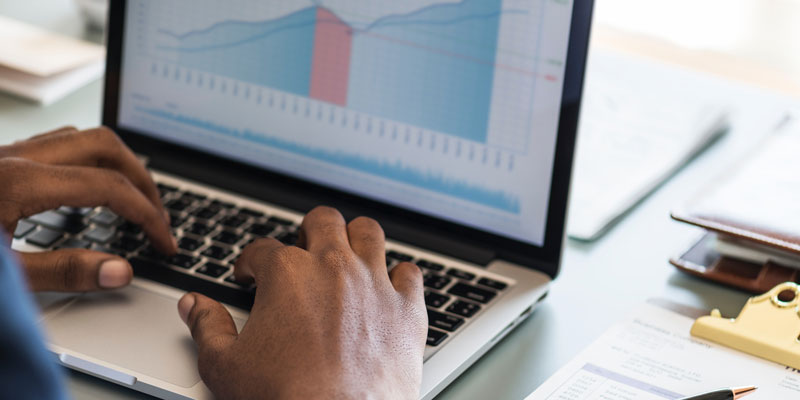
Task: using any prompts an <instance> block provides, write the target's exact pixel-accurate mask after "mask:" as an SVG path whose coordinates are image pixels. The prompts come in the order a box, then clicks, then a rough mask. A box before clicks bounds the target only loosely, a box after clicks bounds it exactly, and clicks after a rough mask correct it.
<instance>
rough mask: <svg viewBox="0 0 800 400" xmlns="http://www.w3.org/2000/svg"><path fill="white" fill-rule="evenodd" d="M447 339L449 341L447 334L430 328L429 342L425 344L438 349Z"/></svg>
mask: <svg viewBox="0 0 800 400" xmlns="http://www.w3.org/2000/svg"><path fill="white" fill-rule="evenodd" d="M445 339H447V334H446V333H444V332H439V331H437V330H435V329H430V328H428V340H427V342H425V344H427V345H428V346H433V347H436V346H438V345H440V344H442V342H444V340H445Z"/></svg>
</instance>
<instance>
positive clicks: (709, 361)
mask: <svg viewBox="0 0 800 400" xmlns="http://www.w3.org/2000/svg"><path fill="white" fill-rule="evenodd" d="M693 323H694V319H693V318H690V317H687V316H684V315H681V314H678V313H676V312H674V311H670V310H667V309H665V308H661V307H659V306H656V305H652V304H646V305H644V307H643V308H642V309H640V310H639V311H638V312H636V313H635V314H634V316H633V318H632V319H631V320H629V321H627V322H624V323H621V324H619V325H617V326H615V327H613V328H611V329H610V330H609V331H607V332H606V333H605V334H604V335H603V336H602V337H601V338H600V339H598V340H597V341H596V342H595V343H594V344H592V345H591V346H590V347H589V348H587V349H586V350H584V351H583V352H582V353H581V354H580V355H579V356H577V357H576V358H575V359H573V360H572V361H570V362H569V364H567V365H566V366H565V367H563V368H562V369H561V370H559V371H558V372H557V373H556V374H555V375H553V376H552V377H550V379H548V380H547V381H546V382H545V383H544V384H543V385H542V386H540V387H539V388H538V389H537V390H536V391H535V392H534V393H533V394H531V395H530V396H528V398H527V399H528V400H584V399H601V400H663V399H680V398H682V397H685V396H692V395H697V394H701V393H704V392H708V391H711V390H716V389H722V388H727V387H737V386H748V385H753V386H757V387H758V390H756V391H755V392H754V393H753V394H751V395H749V396H747V400H783V399H786V400H790V399H800V371H797V370H795V369H792V368H788V367H785V366H782V365H779V364H776V363H773V362H770V361H766V360H763V359H760V358H757V357H753V356H750V355H747V354H744V353H740V352H738V351H736V350H732V349H729V348H726V347H724V346H721V345H718V344H715V343H711V342H708V341H705V340H702V339H698V338H694V337H692V336H690V334H689V330H690V329H691V327H692V324H693Z"/></svg>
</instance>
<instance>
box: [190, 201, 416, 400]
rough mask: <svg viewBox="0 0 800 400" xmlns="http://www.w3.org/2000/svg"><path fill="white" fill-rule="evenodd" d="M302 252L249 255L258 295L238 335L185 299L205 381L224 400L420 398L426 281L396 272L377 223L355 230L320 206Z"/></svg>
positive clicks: (259, 248) (198, 301) (214, 310)
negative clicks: (388, 268) (389, 262)
mask: <svg viewBox="0 0 800 400" xmlns="http://www.w3.org/2000/svg"><path fill="white" fill-rule="evenodd" d="M298 245H299V246H301V247H303V248H304V249H301V248H300V247H287V246H284V245H283V244H281V243H280V242H278V241H277V240H275V239H262V240H259V241H257V242H255V243H253V244H252V245H250V246H249V247H247V248H246V249H245V250H244V252H243V253H242V255H241V257H240V258H239V261H238V262H237V264H236V269H235V272H236V276H237V278H245V279H246V278H250V279H255V282H256V284H257V286H258V288H257V290H256V299H255V304H254V305H253V309H252V311H251V314H250V319H249V320H248V321H247V324H246V325H245V326H244V328H243V329H242V332H241V333H237V331H236V326H235V325H234V323H233V320H232V319H231V316H230V314H229V313H228V312H227V311H226V310H225V308H224V307H223V306H222V305H221V304H220V303H217V302H216V301H213V300H211V299H209V298H207V297H205V296H202V295H200V294H196V293H189V294H187V295H185V296H184V297H183V298H182V299H181V300H180V302H179V303H178V312H179V314H180V316H181V318H182V319H183V320H184V321H185V322H186V323H187V325H188V326H189V328H190V329H191V332H192V337H194V339H195V341H196V342H197V346H198V350H199V360H198V364H199V369H200V375H201V376H202V378H203V380H204V381H205V383H206V385H208V387H209V388H210V389H211V391H212V392H214V394H215V395H216V396H217V397H218V398H220V399H254V398H303V399H307V398H328V399H336V398H365V397H378V398H392V399H400V398H405V399H414V398H416V397H417V396H419V387H420V384H421V379H422V356H423V352H424V350H425V338H426V334H427V314H426V311H425V302H424V299H423V287H422V273H421V272H420V270H419V268H418V267H417V266H416V265H413V264H409V263H403V264H400V265H398V266H396V267H395V268H394V269H393V270H392V271H391V274H388V273H387V272H386V255H385V249H384V234H383V230H382V229H381V227H380V226H379V225H378V223H377V222H375V221H374V220H371V219H369V218H363V217H362V218H358V219H355V220H353V221H352V222H350V223H349V224H345V221H344V219H343V218H342V216H341V214H339V213H338V212H337V211H336V210H333V209H331V208H326V207H320V208H317V209H315V210H313V211H312V212H311V213H309V214H308V216H306V218H305V220H304V221H303V225H302V227H301V232H300V240H299V242H298Z"/></svg>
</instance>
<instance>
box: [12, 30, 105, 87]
mask: <svg viewBox="0 0 800 400" xmlns="http://www.w3.org/2000/svg"><path fill="white" fill-rule="evenodd" d="M0 38H3V39H2V40H0V65H2V66H5V67H8V68H11V69H14V70H17V71H20V72H24V73H27V74H30V75H36V76H40V77H48V76H52V75H54V74H58V73H61V72H64V71H67V70H70V69H73V68H77V67H81V66H84V65H86V64H89V63H92V62H96V61H98V60H103V59H104V58H105V50H104V49H103V47H102V46H99V45H96V44H93V43H87V42H84V41H81V40H77V39H73V38H70V37H65V36H62V35H58V34H54V33H50V32H48V31H46V30H43V29H41V28H38V27H36V26H33V25H29V24H26V23H24V22H20V21H17V20H14V19H11V18H7V17H3V16H0Z"/></svg>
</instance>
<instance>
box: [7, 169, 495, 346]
mask: <svg viewBox="0 0 800 400" xmlns="http://www.w3.org/2000/svg"><path fill="white" fill-rule="evenodd" d="M158 189H159V191H160V193H161V199H162V201H163V203H164V206H165V207H166V209H167V210H168V211H169V213H170V217H171V225H172V230H173V233H174V234H175V236H176V237H177V239H178V248H179V249H178V253H177V254H175V255H173V256H170V257H166V256H164V255H162V254H160V253H158V252H157V251H156V250H155V249H154V248H153V247H151V246H150V245H149V243H148V240H147V239H146V237H145V236H144V233H143V232H142V229H141V228H140V227H138V226H136V225H134V224H131V223H129V222H126V221H124V220H122V218H120V217H119V216H117V215H116V214H114V213H113V212H111V211H109V210H107V209H105V208H99V207H98V208H70V207H62V208H59V209H58V210H51V211H46V212H44V213H41V214H37V215H34V216H32V217H30V218H27V219H25V220H22V221H20V222H19V223H18V224H17V228H16V230H15V231H14V238H15V239H18V240H24V241H25V242H26V243H28V244H32V245H34V246H37V247H41V248H45V249H70V248H80V249H92V250H96V251H102V252H106V253H110V254H115V255H119V256H121V257H124V258H126V259H128V260H130V262H131V265H132V266H133V268H134V271H135V274H136V275H137V276H139V277H143V278H149V279H153V280H157V281H159V282H163V283H166V284H170V285H172V286H175V287H178V288H179V289H182V290H187V291H197V292H201V293H204V294H206V295H208V296H210V297H212V298H215V299H217V300H219V301H223V302H226V303H228V304H231V305H234V306H237V307H240V308H243V309H247V310H249V309H250V308H251V307H252V304H253V294H254V290H255V289H254V288H253V287H252V286H251V285H249V284H241V283H239V282H236V280H234V278H233V265H234V264H235V262H236V259H237V257H238V256H239V254H240V253H241V251H242V249H243V248H244V247H245V246H246V245H248V244H250V243H251V242H252V241H254V240H256V239H258V238H262V237H274V238H276V239H278V240H279V241H281V242H283V243H284V244H287V245H294V244H295V242H296V241H297V238H298V235H297V229H298V225H297V224H296V223H295V222H294V221H292V220H289V219H286V218H282V217H279V216H275V215H268V214H267V213H266V212H262V211H259V210H254V209H251V208H246V207H239V206H237V205H235V204H233V203H231V202H226V201H222V200H219V199H214V198H209V196H207V195H204V194H201V193H197V192H194V191H189V190H182V189H179V188H178V187H176V186H171V185H167V184H163V183H159V184H158ZM404 261H408V262H414V263H416V264H417V265H418V266H419V267H420V268H421V269H422V271H423V274H424V285H425V304H426V305H427V309H428V321H429V329H428V338H427V344H428V346H431V347H438V346H440V345H441V344H442V343H444V342H445V341H446V340H447V339H448V338H449V337H451V336H452V335H453V334H454V333H455V332H457V331H458V330H459V329H461V328H463V327H464V326H465V324H466V323H467V322H468V321H469V320H470V319H471V318H474V317H475V316H476V315H477V314H479V313H480V312H481V311H482V310H483V309H485V308H486V307H487V305H488V304H489V303H491V302H492V300H494V299H495V298H496V297H497V296H498V295H499V294H501V293H502V292H503V290H505V289H506V288H507V287H508V283H505V282H501V281H499V280H496V279H492V278H490V277H487V276H480V275H481V273H480V272H479V271H468V270H466V269H464V268H456V267H452V266H446V265H444V264H442V263H438V262H433V261H429V260H427V259H426V258H425V256H419V255H418V256H414V255H412V254H409V253H406V252H402V251H398V250H391V249H390V250H388V251H387V252H386V263H387V266H388V267H389V268H390V269H391V268H393V267H394V266H395V265H397V264H398V263H400V262H404ZM476 270H477V269H476Z"/></svg>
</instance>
